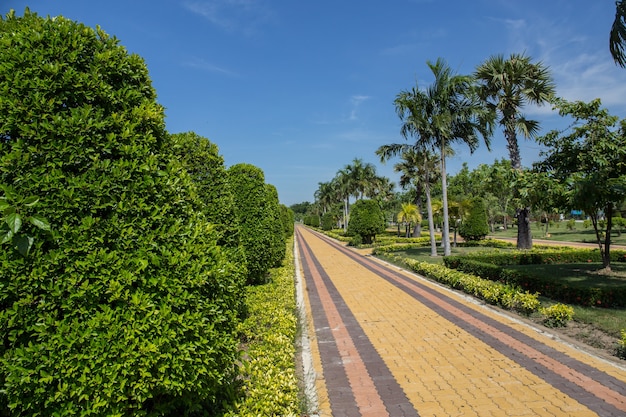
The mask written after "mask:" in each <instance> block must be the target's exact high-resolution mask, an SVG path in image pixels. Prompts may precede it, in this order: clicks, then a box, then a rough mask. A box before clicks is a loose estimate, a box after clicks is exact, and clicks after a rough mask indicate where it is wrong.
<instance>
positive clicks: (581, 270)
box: [507, 262, 626, 287]
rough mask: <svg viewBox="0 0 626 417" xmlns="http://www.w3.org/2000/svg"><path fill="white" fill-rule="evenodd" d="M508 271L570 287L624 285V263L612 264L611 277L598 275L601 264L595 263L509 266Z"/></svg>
mask: <svg viewBox="0 0 626 417" xmlns="http://www.w3.org/2000/svg"><path fill="white" fill-rule="evenodd" d="M507 268H508V269H514V270H516V271H524V272H529V273H532V274H533V275H541V276H545V277H551V278H558V279H560V280H563V281H567V282H569V283H571V284H572V285H582V286H585V287H618V286H619V287H621V286H624V285H626V263H620V262H612V263H611V269H612V271H613V273H612V274H611V275H606V274H598V273H597V271H598V270H600V269H602V264H601V263H597V262H590V263H575V264H544V265H510V266H507Z"/></svg>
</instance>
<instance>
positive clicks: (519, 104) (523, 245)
mask: <svg viewBox="0 0 626 417" xmlns="http://www.w3.org/2000/svg"><path fill="white" fill-rule="evenodd" d="M474 76H475V77H476V80H477V82H478V95H479V97H480V98H481V100H483V102H484V103H485V104H486V106H487V108H488V109H490V110H491V111H493V112H494V113H495V114H496V117H497V119H498V123H499V124H500V125H501V126H502V128H503V129H504V137H505V138H506V141H507V149H508V151H509V157H510V159H511V166H512V168H513V169H514V170H516V171H518V172H519V171H521V169H522V161H521V156H520V152H519V145H518V143H517V134H518V133H520V134H522V135H523V136H524V137H526V138H534V137H535V136H536V135H537V132H538V131H539V122H537V121H535V120H528V119H526V117H524V115H523V114H522V113H521V110H522V108H523V107H524V105H525V104H527V103H530V104H537V105H541V104H544V103H547V102H550V101H551V99H552V97H553V96H554V92H555V86H554V82H553V81H552V77H551V76H550V73H549V71H548V69H547V68H546V67H545V66H543V64H542V63H541V62H539V63H532V62H531V60H530V57H528V56H525V55H520V54H512V55H511V56H510V57H509V58H508V59H506V60H505V59H504V57H503V56H502V55H495V56H492V57H491V58H489V59H487V60H486V61H485V62H484V63H482V64H481V65H479V66H478V68H477V69H476V72H475V73H474ZM529 214H530V209H529V208H528V207H524V208H519V209H518V210H517V215H516V217H517V224H518V227H517V247H518V248H519V249H530V248H531V247H532V236H531V233H530V223H529V218H528V217H529Z"/></svg>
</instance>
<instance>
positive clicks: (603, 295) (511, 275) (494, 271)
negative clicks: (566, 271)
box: [444, 257, 626, 308]
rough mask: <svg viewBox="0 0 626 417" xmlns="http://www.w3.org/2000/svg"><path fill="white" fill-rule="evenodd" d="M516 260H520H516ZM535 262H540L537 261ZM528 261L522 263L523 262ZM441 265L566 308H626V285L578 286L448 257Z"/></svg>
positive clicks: (490, 264) (461, 258)
mask: <svg viewBox="0 0 626 417" xmlns="http://www.w3.org/2000/svg"><path fill="white" fill-rule="evenodd" d="M481 258H482V257H481ZM515 259H517V260H519V258H515ZM534 259H535V260H539V259H540V258H539V257H536V258H534ZM548 259H551V258H550V257H548V258H543V260H544V261H545V260H548ZM527 260H528V259H524V260H523V261H522V262H526V261H527ZM574 262H575V261H574ZM597 262H599V261H597ZM444 263H445V265H446V266H447V267H449V268H453V269H456V270H459V271H463V272H466V273H469V274H474V275H478V276H480V277H482V278H485V279H489V280H492V281H497V282H503V283H506V284H509V285H514V286H519V287H521V288H523V289H525V290H527V291H530V292H537V293H540V294H541V295H543V296H545V297H548V298H551V299H553V300H557V301H561V302H564V303H568V304H576V305H581V306H597V307H611V308H612V307H624V306H626V285H625V286H622V287H618V288H615V287H613V288H604V287H588V286H577V285H575V284H572V283H568V282H563V281H562V280H559V279H555V278H549V277H543V276H541V277H540V276H536V275H533V274H530V273H524V272H520V271H515V270H512V269H507V268H506V267H502V266H499V265H495V264H493V263H488V262H482V261H479V260H476V259H474V258H472V257H448V258H445V259H444Z"/></svg>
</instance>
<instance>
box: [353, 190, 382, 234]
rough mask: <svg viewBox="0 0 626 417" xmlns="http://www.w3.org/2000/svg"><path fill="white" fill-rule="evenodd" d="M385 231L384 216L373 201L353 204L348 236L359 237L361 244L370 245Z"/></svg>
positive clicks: (359, 201) (358, 201)
mask: <svg viewBox="0 0 626 417" xmlns="http://www.w3.org/2000/svg"><path fill="white" fill-rule="evenodd" d="M384 230H385V216H384V215H383V211H382V210H381V209H380V206H379V205H378V202H376V201H375V200H362V199H361V200H357V201H356V203H354V204H353V206H352V210H351V214H350V223H349V224H348V234H350V235H352V236H355V235H356V236H360V237H361V240H362V243H364V244H371V243H372V242H373V241H374V238H375V237H376V235H377V234H378V233H382V232H383V231H384Z"/></svg>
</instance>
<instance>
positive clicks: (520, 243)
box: [504, 118, 533, 249]
mask: <svg viewBox="0 0 626 417" xmlns="http://www.w3.org/2000/svg"><path fill="white" fill-rule="evenodd" d="M508 123H511V124H510V125H509V126H513V125H512V123H515V118H511V120H510V121H509V122H508ZM504 136H505V138H506V142H507V145H506V147H507V149H508V151H509V157H510V158H511V167H512V168H513V169H514V170H516V171H518V172H519V171H521V170H522V159H521V156H520V152H519V145H518V144H517V135H516V133H515V128H505V129H504ZM515 192H516V193H517V190H515ZM515 217H516V218H517V249H532V247H533V235H532V231H531V229H530V207H521V208H518V209H517V210H516V211H515Z"/></svg>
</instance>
